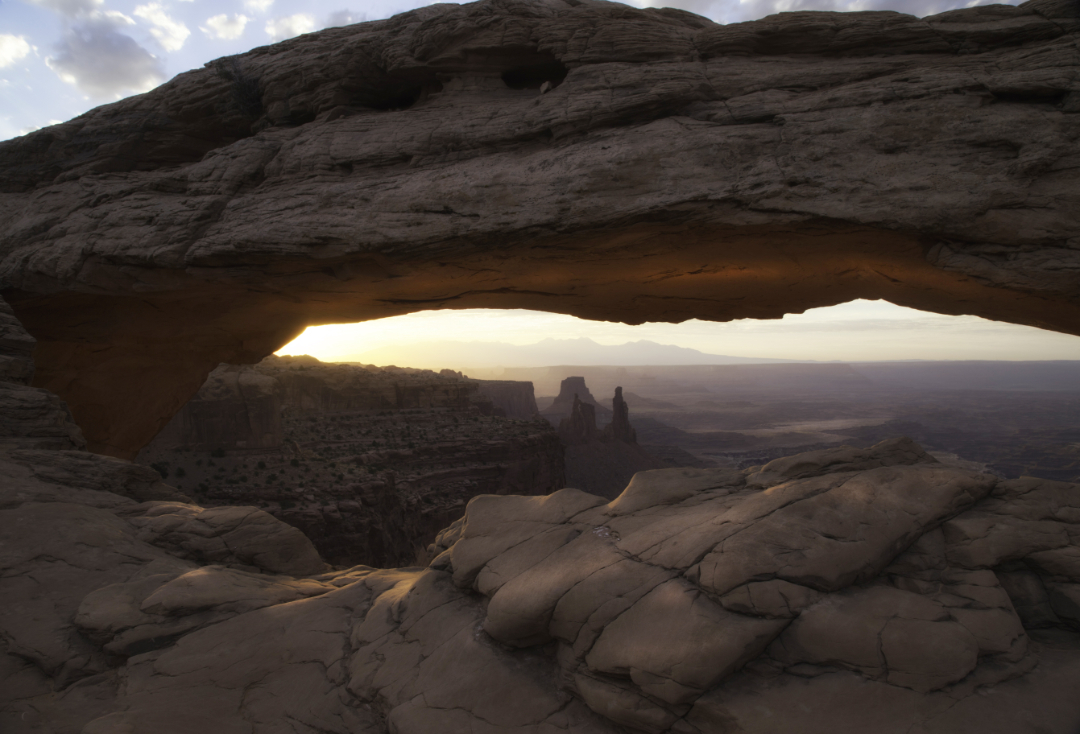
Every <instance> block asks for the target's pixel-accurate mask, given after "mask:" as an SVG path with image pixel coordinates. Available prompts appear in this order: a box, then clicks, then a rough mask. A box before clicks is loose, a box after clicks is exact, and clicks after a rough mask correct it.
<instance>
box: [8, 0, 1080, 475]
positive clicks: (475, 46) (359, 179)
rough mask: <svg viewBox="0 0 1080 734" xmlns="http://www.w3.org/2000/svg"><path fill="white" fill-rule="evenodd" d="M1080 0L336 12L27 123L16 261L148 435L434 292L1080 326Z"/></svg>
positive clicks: (42, 380) (19, 282)
mask: <svg viewBox="0 0 1080 734" xmlns="http://www.w3.org/2000/svg"><path fill="white" fill-rule="evenodd" d="M1078 28H1080V10H1078V9H1077V5H1076V3H1075V2H1074V1H1073V0H1033V1H1032V2H1028V3H1025V4H1024V5H1021V6H1019V7H1012V6H1002V5H992V6H986V7H976V8H970V9H966V10H957V11H951V12H948V13H944V14H941V15H937V16H932V17H929V18H924V19H917V18H914V17H911V16H906V15H902V14H899V13H892V12H867V13H850V14H839V13H809V12H807V13H785V14H781V15H779V16H772V17H769V18H766V19H764V20H760V21H755V22H751V23H742V24H737V25H731V26H719V25H716V24H714V23H711V22H710V21H708V20H706V19H704V18H701V17H698V16H695V15H692V14H689V13H685V12H682V11H676V10H655V9H650V10H636V9H633V8H629V7H626V6H621V5H617V4H611V3H602V2H594V1H593V0H574V1H573V2H570V1H564V0H545V1H540V0H537V1H534V2H518V1H515V0H484V1H483V2H478V3H472V4H468V5H462V6H456V5H438V6H431V7H427V8H423V9H420V10H416V11H413V12H410V13H405V14H402V15H399V16H396V17H394V18H391V19H389V20H384V21H377V22H372V23H365V24H360V25H355V26H349V27H345V28H334V29H327V30H324V31H320V32H319V33H314V34H309V35H305V36H301V37H298V38H295V39H292V40H289V41H286V42H283V43H279V44H276V45H274V46H270V47H265V48H259V49H255V50H253V51H251V52H249V53H247V54H243V55H241V56H236V57H230V58H227V59H222V60H219V61H215V62H213V63H211V64H209V65H208V66H207V67H206V68H204V69H200V70H196V71H192V72H188V73H185V74H181V75H180V76H178V77H176V78H175V79H174V80H172V81H171V82H169V83H168V84H165V85H163V86H162V87H160V88H158V89H156V90H154V91H153V92H150V93H148V94H144V95H140V96H137V97H132V98H130V99H126V100H123V101H121V102H117V103H115V104H111V105H106V106H104V107H100V108H97V109H95V110H93V111H91V112H89V113H87V114H86V115H83V116H81V117H79V118H76V119H74V120H71V121H70V122H66V123H63V124H61V125H55V126H52V127H49V128H46V129H43V130H40V131H38V132H35V133H32V134H30V135H27V136H24V137H22V138H18V139H16V140H12V141H8V142H5V143H2V144H0V189H2V193H0V291H2V292H3V296H4V298H6V299H7V300H8V301H9V302H10V303H11V305H12V306H13V307H14V309H15V312H16V313H17V314H18V316H19V318H20V319H21V320H22V321H23V322H24V323H25V324H26V325H27V328H28V329H29V331H30V332H31V333H32V334H33V335H34V336H36V337H37V338H38V340H39V346H38V351H37V358H38V373H37V376H36V378H35V379H36V382H35V384H36V385H38V386H41V387H47V388H49V389H50V390H52V391H53V392H55V393H57V394H59V395H60V396H61V397H62V398H63V399H65V400H66V401H67V402H68V404H69V405H70V406H71V409H72V412H73V414H74V416H75V418H76V421H77V422H78V423H79V425H80V426H81V427H82V429H83V431H84V433H85V435H86V438H87V440H88V444H89V446H90V448H91V449H92V450H95V451H100V452H105V453H108V454H111V455H115V456H123V457H131V456H133V455H134V453H135V452H136V451H137V450H138V449H139V448H141V447H142V446H143V445H145V444H146V443H147V442H148V441H149V440H150V438H152V437H153V435H154V434H155V433H156V432H157V431H158V430H159V429H160V428H161V427H162V426H163V425H164V424H165V422H166V421H167V420H168V419H169V417H170V416H171V415H172V414H173V413H175V412H176V411H177V410H178V409H179V408H180V407H181V406H182V405H183V404H184V402H185V401H186V400H187V399H188V398H189V397H190V396H191V395H192V394H194V392H195V391H196V390H197V389H198V388H199V386H200V385H201V384H202V383H203V381H204V379H205V377H206V375H207V373H209V371H210V370H211V369H213V368H214V367H215V366H217V365H218V364H219V363H221V362H229V363H234V364H238V363H245V362H256V361H258V360H259V359H261V358H262V357H264V356H265V355H267V354H268V353H270V352H272V351H274V350H275V349H276V348H278V347H280V346H281V345H282V344H284V343H286V342H287V341H289V340H290V339H291V338H292V337H293V336H295V335H296V334H297V333H298V332H299V331H300V330H301V329H302V328H303V327H304V326H306V325H309V324H315V323H327V322H334V321H357V320H364V319H371V318H378V317H382V316H388V315H393V314H401V313H407V312H411V311H416V310H421V309H425V308H466V307H492V308H533V309H541V310H548V311H557V312H563V313H572V314H576V315H578V316H582V317H586V318H594V319H607V320H612V321H625V322H630V323H634V322H641V321H646V320H649V321H680V320H683V319H687V318H693V317H696V318H703V319H713V320H726V319H732V318H742V317H752V318H776V317H779V316H781V315H783V314H784V313H790V312H797V311H802V310H804V309H806V308H809V307H813V306H824V305H829V304H834V303H838V302H843V301H847V300H850V299H854V298H886V299H888V300H891V301H893V302H895V303H899V304H902V305H906V306H912V307H915V308H920V309H924V310H929V311H938V312H941V313H951V314H959V313H968V314H977V315H980V316H984V317H987V318H991V319H998V320H1003V321H1012V322H1016V323H1023V324H1031V325H1035V326H1039V327H1042V328H1048V329H1056V330H1059V331H1064V332H1068V333H1073V334H1080V300H1078V298H1080V291H1078V290H1077V282H1078V281H1077V278H1076V274H1077V269H1078V267H1080V258H1078V255H1077V252H1078V248H1080V241H1078V239H1077V234H1076V233H1077V231H1080V219H1078V217H1080V214H1078V213H1080V193H1078V192H1080V180H1078V175H1080V174H1078V171H1080V152H1078V148H1077V146H1076V140H1077V139H1078V138H1080V115H1078V114H1077V113H1078V112H1080V82H1078V78H1080V77H1078V74H1077V70H1078V69H1080V63H1078V60H1080V51H1078V45H1077V35H1078ZM180 345H182V347H183V348H182V349H180V348H179V347H180Z"/></svg>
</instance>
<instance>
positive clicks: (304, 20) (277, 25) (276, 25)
mask: <svg viewBox="0 0 1080 734" xmlns="http://www.w3.org/2000/svg"><path fill="white" fill-rule="evenodd" d="M313 30H315V16H313V15H309V14H307V13H297V14H296V15H287V16H285V17H284V18H275V19H274V20H269V21H267V22H266V35H268V36H270V38H271V39H272V40H274V41H283V40H285V39H286V38H292V37H293V36H299V35H300V34H301V33H311V31H313Z"/></svg>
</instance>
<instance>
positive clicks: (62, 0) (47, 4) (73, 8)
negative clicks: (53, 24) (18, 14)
mask: <svg viewBox="0 0 1080 734" xmlns="http://www.w3.org/2000/svg"><path fill="white" fill-rule="evenodd" d="M28 2H30V3H31V4H32V5H37V6H38V7H39V8H45V9H46V10H51V11H53V12H54V13H59V14H60V15H63V16H66V17H68V18H74V17H76V16H80V15H89V14H90V13H92V12H94V11H95V10H97V9H98V8H99V7H100V6H101V4H102V2H103V0H28Z"/></svg>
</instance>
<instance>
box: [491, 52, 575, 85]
mask: <svg viewBox="0 0 1080 734" xmlns="http://www.w3.org/2000/svg"><path fill="white" fill-rule="evenodd" d="M568 73H569V69H567V68H566V66H565V65H564V64H563V63H562V62H561V61H559V60H558V59H556V58H555V57H553V56H552V57H550V58H549V59H544V58H542V57H541V58H538V59H536V60H533V61H531V62H530V63H527V64H522V65H520V66H515V67H513V68H511V69H508V70H506V71H504V72H503V74H502V80H503V83H504V84H506V86H508V87H510V88H511V89H539V88H540V87H541V86H543V84H544V82H551V86H552V87H557V86H559V85H560V84H562V82H563V80H564V79H566V75H567V74H568Z"/></svg>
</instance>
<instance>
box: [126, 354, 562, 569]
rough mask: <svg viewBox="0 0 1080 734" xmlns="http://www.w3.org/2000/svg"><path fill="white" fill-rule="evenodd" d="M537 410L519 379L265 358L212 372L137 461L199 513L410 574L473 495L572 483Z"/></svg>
mask: <svg viewBox="0 0 1080 734" xmlns="http://www.w3.org/2000/svg"><path fill="white" fill-rule="evenodd" d="M492 395H493V396H494V398H493V397H492ZM508 411H509V412H510V413H512V414H514V415H518V416H522V415H523V416H525V419H524V420H523V419H521V418H508V417H506V414H507V412H508ZM536 415H537V411H536V403H535V400H534V399H533V394H532V385H531V383H527V382H517V383H512V382H506V381H503V382H493V383H486V382H482V381H477V380H468V379H466V378H465V377H464V376H462V375H461V374H459V373H454V372H451V371H449V370H445V371H444V372H443V373H442V374H436V373H434V372H432V371H430V370H413V369H406V368H398V367H383V368H380V367H374V366H370V365H368V366H357V365H348V364H326V363H322V362H320V361H318V360H316V359H314V358H312V357H275V356H271V357H267V358H266V359H264V360H263V361H261V362H260V363H259V364H257V365H252V366H237V365H221V366H219V367H218V368H217V369H216V370H214V372H212V373H211V374H210V377H209V378H208V379H207V381H206V383H205V384H204V385H203V386H202V388H201V389H200V390H199V392H198V393H196V395H195V397H194V398H192V400H190V401H189V402H188V403H187V404H186V405H185V406H184V407H183V409H182V410H181V411H180V412H179V413H177V414H176V416H174V417H173V419H172V420H171V421H170V422H169V423H168V425H166V426H165V428H164V429H163V430H162V432H161V433H160V434H158V436H157V437H156V438H155V439H154V440H153V441H151V442H150V444H149V445H147V446H146V447H145V448H143V449H142V451H140V452H139V455H138V456H137V457H136V461H137V462H138V463H141V464H143V465H145V466H149V467H151V468H153V469H154V470H156V471H157V472H159V473H160V474H161V475H162V476H163V478H165V479H169V480H170V482H171V484H173V485H174V486H175V487H176V488H177V489H178V490H181V491H186V492H187V493H189V494H190V496H191V497H192V498H193V499H194V500H195V501H196V502H198V503H199V504H200V505H202V506H206V507H215V506H222V505H251V506H257V507H259V508H261V509H263V510H265V511H266V512H268V513H269V514H271V515H273V516H274V517H276V518H278V519H280V520H283V521H284V522H286V523H288V524H289V525H292V526H293V527H296V528H299V529H300V530H302V531H303V532H304V533H305V535H307V537H309V538H311V539H312V542H313V543H314V544H315V547H316V549H317V550H318V551H319V553H320V555H321V556H322V558H323V559H325V560H326V561H328V562H330V563H332V564H335V565H338V566H353V565H357V564H365V565H369V566H378V567H396V566H411V565H414V563H416V562H417V560H418V559H423V557H424V555H425V553H426V548H427V546H428V545H430V544H431V543H432V541H434V540H435V536H436V534H437V533H438V532H439V531H440V530H442V529H443V528H444V527H446V526H447V525H449V524H450V523H451V522H453V521H454V520H457V519H458V518H459V517H461V515H462V513H463V512H464V510H465V504H466V502H468V501H469V500H470V499H472V498H473V497H474V496H476V495H479V494H499V495H505V494H517V495H546V494H549V493H550V492H554V491H556V490H558V489H562V488H563V487H564V486H567V485H566V482H565V476H564V475H565V472H564V468H563V467H564V462H563V447H562V445H561V444H560V442H559V436H558V434H557V433H556V432H555V430H554V429H552V428H551V427H550V426H548V425H547V423H546V422H544V421H538V420H537V419H536Z"/></svg>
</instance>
